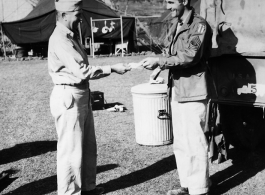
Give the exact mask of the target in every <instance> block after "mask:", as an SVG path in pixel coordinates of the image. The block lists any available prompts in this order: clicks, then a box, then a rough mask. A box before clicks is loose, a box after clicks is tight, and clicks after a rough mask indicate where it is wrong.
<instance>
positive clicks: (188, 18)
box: [181, 10, 192, 24]
mask: <svg viewBox="0 0 265 195" xmlns="http://www.w3.org/2000/svg"><path fill="white" fill-rule="evenodd" d="M191 14H192V10H190V11H189V13H188V14H187V16H186V17H185V18H181V23H182V24H187V23H188V22H189V20H190V17H191Z"/></svg>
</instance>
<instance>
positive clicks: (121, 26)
mask: <svg viewBox="0 0 265 195" xmlns="http://www.w3.org/2000/svg"><path fill="white" fill-rule="evenodd" d="M121 45H122V46H121V57H123V25H122V15H121Z"/></svg>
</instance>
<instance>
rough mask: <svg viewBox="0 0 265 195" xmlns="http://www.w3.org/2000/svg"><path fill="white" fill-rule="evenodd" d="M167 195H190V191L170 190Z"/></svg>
mask: <svg viewBox="0 0 265 195" xmlns="http://www.w3.org/2000/svg"><path fill="white" fill-rule="evenodd" d="M167 195H189V190H188V188H182V187H181V188H179V189H176V190H169V191H168V192H167Z"/></svg>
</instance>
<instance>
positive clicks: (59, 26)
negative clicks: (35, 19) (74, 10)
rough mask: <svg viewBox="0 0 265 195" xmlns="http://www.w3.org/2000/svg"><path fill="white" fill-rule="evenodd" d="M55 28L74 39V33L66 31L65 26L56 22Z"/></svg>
mask: <svg viewBox="0 0 265 195" xmlns="http://www.w3.org/2000/svg"><path fill="white" fill-rule="evenodd" d="M56 26H57V28H59V30H60V31H61V32H63V33H65V34H66V35H70V36H71V37H72V38H73V37H74V32H73V31H71V30H70V29H68V28H67V27H66V26H64V25H63V24H62V23H61V22H58V21H57V22H56Z"/></svg>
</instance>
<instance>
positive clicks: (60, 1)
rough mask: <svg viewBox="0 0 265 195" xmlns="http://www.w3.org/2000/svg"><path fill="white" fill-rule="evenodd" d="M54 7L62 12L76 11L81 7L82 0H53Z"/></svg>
mask: <svg viewBox="0 0 265 195" xmlns="http://www.w3.org/2000/svg"><path fill="white" fill-rule="evenodd" d="M55 9H56V10H57V11H62V12H71V11H78V10H81V9H82V0H55Z"/></svg>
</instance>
